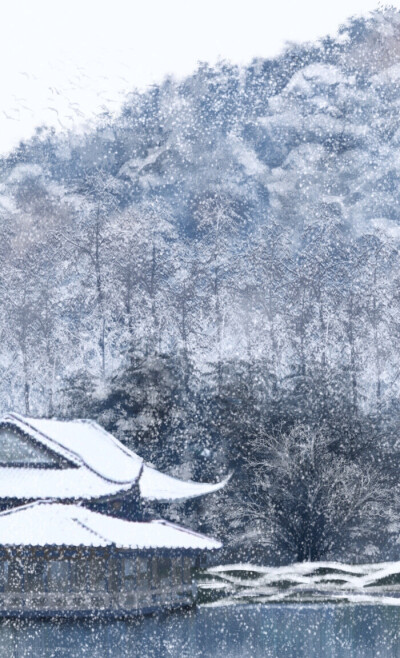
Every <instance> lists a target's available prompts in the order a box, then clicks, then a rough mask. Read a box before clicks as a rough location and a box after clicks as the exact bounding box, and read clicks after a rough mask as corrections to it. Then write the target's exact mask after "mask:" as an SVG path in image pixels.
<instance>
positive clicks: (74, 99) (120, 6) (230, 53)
mask: <svg viewBox="0 0 400 658" xmlns="http://www.w3.org/2000/svg"><path fill="white" fill-rule="evenodd" d="M390 4H392V5H394V6H396V7H400V0H397V1H393V0H392V1H391V3H390ZM377 6H378V2H377V0H375V1H370V0H333V1H332V0H325V1H323V0H1V4H0V7H1V14H0V17H1V21H0V61H1V62H2V69H1V86H0V90H1V105H0V151H2V152H6V151H7V150H9V149H10V148H12V147H13V146H14V145H16V144H17V143H18V141H19V140H20V139H21V138H26V137H29V136H30V135H31V134H32V133H33V131H34V128H35V126H37V125H43V124H46V125H52V126H54V127H56V128H57V129H58V130H62V129H68V128H71V127H75V128H76V127H79V126H84V125H87V123H88V122H90V121H92V120H93V119H94V118H95V117H96V116H97V115H98V114H99V113H101V112H102V110H103V111H104V109H107V110H110V111H112V112H114V111H117V110H118V108H119V107H120V104H121V101H122V99H123V98H124V96H125V94H127V93H128V92H129V91H130V90H131V89H132V88H133V87H135V86H138V87H140V88H144V87H145V86H146V85H149V84H152V83H154V82H158V81H160V80H162V79H163V77H164V76H165V75H167V74H173V75H175V76H179V77H181V76H183V75H186V74H188V73H190V72H191V71H192V70H193V69H195V67H196V64H197V62H198V61H208V62H211V63H213V62H215V61H217V60H218V59H219V58H223V59H230V60H231V61H233V62H235V63H247V62H249V61H250V60H251V59H252V58H253V57H268V56H271V55H274V54H276V53H278V52H279V51H280V50H281V49H282V47H283V46H284V44H285V42H286V41H307V40H314V39H317V38H318V37H321V36H324V35H325V34H328V33H330V34H334V33H335V32H336V29H337V27H338V26H339V25H340V24H341V23H343V22H344V21H345V20H346V19H347V18H348V17H349V16H351V15H359V14H366V13H368V11H370V10H373V9H376V8H377Z"/></svg>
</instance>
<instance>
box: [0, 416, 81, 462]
mask: <svg viewBox="0 0 400 658" xmlns="http://www.w3.org/2000/svg"><path fill="white" fill-rule="evenodd" d="M7 418H11V420H14V421H15V420H16V421H18V422H19V423H22V424H23V425H26V427H28V428H29V429H30V430H33V431H34V432H36V433H37V434H39V435H40V436H43V437H44V438H45V439H47V440H48V441H50V443H52V444H55V446H56V448H55V450H56V452H57V448H61V450H62V451H63V452H65V453H66V454H67V455H70V459H71V460H72V461H74V462H78V463H80V464H81V465H82V464H83V465H84V466H86V463H85V462H84V460H83V459H82V457H80V455H78V454H77V453H75V452H74V451H73V450H71V449H70V448H66V447H65V446H63V445H61V444H60V443H59V442H58V441H57V440H56V439H54V438H53V437H51V436H49V435H48V434H46V433H45V432H43V431H42V430H39V429H37V427H35V426H34V425H31V423H29V422H28V421H27V419H26V417H25V416H22V415H20V414H17V413H15V412H9V413H8V414H5V416H2V420H3V419H6V420H7ZM34 420H35V419H34ZM37 420H40V419H39V418H38V419H37ZM57 454H58V455H59V456H60V453H57ZM61 456H63V455H61Z"/></svg>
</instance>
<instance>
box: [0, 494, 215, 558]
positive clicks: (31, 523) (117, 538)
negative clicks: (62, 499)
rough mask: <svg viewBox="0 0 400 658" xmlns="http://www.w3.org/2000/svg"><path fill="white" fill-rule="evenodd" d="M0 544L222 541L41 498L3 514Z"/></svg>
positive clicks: (180, 545)
mask: <svg viewBox="0 0 400 658" xmlns="http://www.w3.org/2000/svg"><path fill="white" fill-rule="evenodd" d="M0 546H9V547H11V546H98V547H101V546H103V547H106V546H109V547H115V548H120V549H136V550H148V549H181V550H213V549H217V548H221V546H222V544H221V543H220V542H219V541H217V540H215V539H212V538H209V537H206V536H205V535H201V534H199V533H197V532H193V531H192V530H186V529H185V528H181V527H180V526H177V525H174V524H172V523H168V522H167V521H150V522H133V521H125V520H123V519H117V518H114V517H110V516H106V515H104V514H99V513H98V512H92V511H91V510H88V509H86V508H85V507H81V506H79V505H66V504H62V503H55V502H51V501H38V502H36V503H32V504H30V505H24V506H21V507H17V508H14V509H12V510H7V511H6V512H2V513H1V514H0Z"/></svg>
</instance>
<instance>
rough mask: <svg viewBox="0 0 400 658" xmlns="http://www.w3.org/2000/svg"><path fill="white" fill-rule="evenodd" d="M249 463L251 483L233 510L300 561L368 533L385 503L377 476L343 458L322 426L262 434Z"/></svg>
mask: <svg viewBox="0 0 400 658" xmlns="http://www.w3.org/2000/svg"><path fill="white" fill-rule="evenodd" d="M246 468H247V471H248V475H249V481H250V486H249V490H248V491H247V492H246V497H245V498H244V499H243V500H242V503H241V505H239V507H238V508H236V509H235V510H234V512H233V514H234V515H237V514H239V516H241V517H242V518H243V519H244V518H245V519H246V520H247V525H248V526H252V527H253V528H254V527H257V529H258V531H259V534H260V538H261V541H262V543H264V544H265V545H268V546H273V547H275V548H276V549H279V550H284V551H286V552H288V553H289V554H291V555H293V556H294V558H295V559H296V560H298V561H306V560H310V561H314V560H318V559H321V558H322V557H324V556H326V555H327V554H329V553H330V552H331V551H333V550H334V549H335V548H339V547H340V546H341V545H342V542H343V537H344V536H347V537H348V536H351V535H352V533H353V532H354V531H356V532H357V538H358V539H357V540H358V541H359V540H360V539H361V538H366V537H369V536H371V533H372V532H373V531H377V529H379V527H380V522H381V521H382V519H383V518H384V517H385V515H386V513H387V511H388V509H389V502H390V494H389V488H388V487H387V485H386V483H385V481H384V479H383V477H382V475H381V474H380V473H379V472H378V471H377V470H376V469H375V468H374V467H373V466H372V465H366V464H364V465H363V464H361V463H356V462H355V461H350V460H346V458H345V457H344V456H343V455H339V454H337V453H336V452H335V451H334V441H333V440H332V439H331V438H330V437H329V435H328V434H327V433H325V432H323V431H319V430H314V429H311V428H310V427H307V426H302V425H299V426H297V427H294V428H293V429H292V430H291V431H290V432H288V433H286V434H283V433H278V434H276V435H274V436H260V437H259V438H258V439H256V440H255V443H254V446H253V450H252V452H251V455H250V456H248V458H247V463H246ZM345 533H346V535H345Z"/></svg>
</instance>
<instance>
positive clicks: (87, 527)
mask: <svg viewBox="0 0 400 658" xmlns="http://www.w3.org/2000/svg"><path fill="white" fill-rule="evenodd" d="M89 511H90V510H89ZM71 519H72V521H74V523H77V524H78V525H80V526H81V527H82V528H84V530H87V531H88V532H89V533H91V534H92V535H94V536H95V537H98V538H99V539H102V540H103V541H105V542H106V543H107V544H111V545H113V546H115V545H116V544H115V542H114V541H111V540H110V539H109V538H108V537H104V536H103V535H102V534H101V533H100V532H98V531H97V530H93V528H90V527H89V526H87V525H86V523H84V522H83V521H81V520H80V519H77V518H75V517H71Z"/></svg>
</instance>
